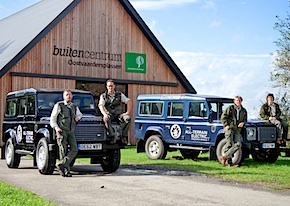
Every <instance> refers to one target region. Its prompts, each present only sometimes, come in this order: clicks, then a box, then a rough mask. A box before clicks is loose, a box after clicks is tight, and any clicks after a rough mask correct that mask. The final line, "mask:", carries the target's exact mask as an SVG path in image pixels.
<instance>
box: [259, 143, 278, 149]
mask: <svg viewBox="0 0 290 206" xmlns="http://www.w3.org/2000/svg"><path fill="white" fill-rule="evenodd" d="M262 147H263V148H264V149H269V148H275V143H263V144H262Z"/></svg>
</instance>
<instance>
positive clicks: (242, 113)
mask: <svg viewBox="0 0 290 206" xmlns="http://www.w3.org/2000/svg"><path fill="white" fill-rule="evenodd" d="M242 101H243V99H242V97H241V96H236V97H235V99H234V104H233V105H231V106H229V107H228V108H226V110H225V111H224V112H223V113H222V116H221V120H222V123H223V126H224V131H225V138H226V140H227V143H226V146H225V147H226V148H225V155H224V156H221V157H220V160H221V163H222V164H223V165H225V164H226V163H228V165H229V166H237V165H235V164H233V162H232V158H233V156H234V154H235V152H236V151H237V150H239V149H240V147H241V139H240V133H241V131H242V128H243V127H244V125H245V124H246V122H247V110H246V109H245V108H244V107H243V106H242Z"/></svg>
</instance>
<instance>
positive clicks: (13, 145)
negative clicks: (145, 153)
mask: <svg viewBox="0 0 290 206" xmlns="http://www.w3.org/2000/svg"><path fill="white" fill-rule="evenodd" d="M72 93H73V100H72V101H73V103H74V104H76V105H77V106H78V107H79V109H80V111H81V112H82V114H83V118H82V119H81V120H80V121H79V123H78V125H77V126H76V129H75V136H76V139H77V144H78V154H77V157H76V158H80V157H81V158H90V159H91V164H99V163H100V164H101V166H102V168H103V170H104V171H107V172H115V171H116V170H117V169H118V168H119V165H120V157H121V156H120V149H122V148H124V146H122V145H121V144H118V141H117V143H116V144H110V140H109V139H107V137H106V131H105V127H104V125H103V123H102V118H101V116H97V110H96V104H95V101H94V97H93V95H92V93H90V92H86V91H80V90H72ZM62 94H63V91H62V90H44V89H40V90H36V89H33V88H30V89H26V90H21V91H15V92H10V93H8V94H7V97H6V110H5V114H4V121H3V136H2V137H3V138H2V140H3V142H4V146H5V147H3V148H2V154H1V158H2V159H3V158H4V157H5V159H6V163H7V166H8V167H9V168H18V166H19V164H20V160H21V156H24V155H32V157H33V158H34V166H37V168H38V170H39V172H40V173H41V174H52V173H53V171H54V168H55V163H56V160H57V159H58V158H59V154H58V147H57V143H56V134H55V130H54V129H52V128H51V127H50V124H49V121H50V114H51V111H52V108H53V106H54V104H55V103H56V102H58V101H61V100H62V99H63V97H62ZM114 128H115V130H116V131H120V127H119V125H117V124H116V125H114ZM116 134H117V135H118V132H116ZM116 138H117V139H119V138H118V137H116ZM73 163H74V161H73V162H72V164H71V166H72V165H73Z"/></svg>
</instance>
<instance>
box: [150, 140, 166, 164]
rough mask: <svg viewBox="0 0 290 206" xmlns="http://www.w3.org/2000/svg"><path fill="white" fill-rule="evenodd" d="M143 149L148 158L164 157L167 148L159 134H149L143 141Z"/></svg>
mask: <svg viewBox="0 0 290 206" xmlns="http://www.w3.org/2000/svg"><path fill="white" fill-rule="evenodd" d="M145 151H146V154H147V156H148V158H149V159H152V160H156V159H164V158H165V157H166V155H167V150H166V148H165V147H164V143H163V141H162V140H161V136H160V135H152V136H150V137H149V138H148V139H147V141H146V143H145Z"/></svg>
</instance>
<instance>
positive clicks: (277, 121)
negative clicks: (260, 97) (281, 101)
mask: <svg viewBox="0 0 290 206" xmlns="http://www.w3.org/2000/svg"><path fill="white" fill-rule="evenodd" d="M260 117H261V119H262V120H265V121H269V122H271V123H272V124H274V125H276V127H277V129H278V131H277V143H278V144H281V143H286V140H287V136H288V123H287V122H286V121H284V120H282V119H281V110H280V107H279V105H278V104H277V103H275V102H274V95H273V94H268V95H267V97H266V103H265V104H263V105H262V107H261V109H260ZM281 139H282V142H281Z"/></svg>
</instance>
